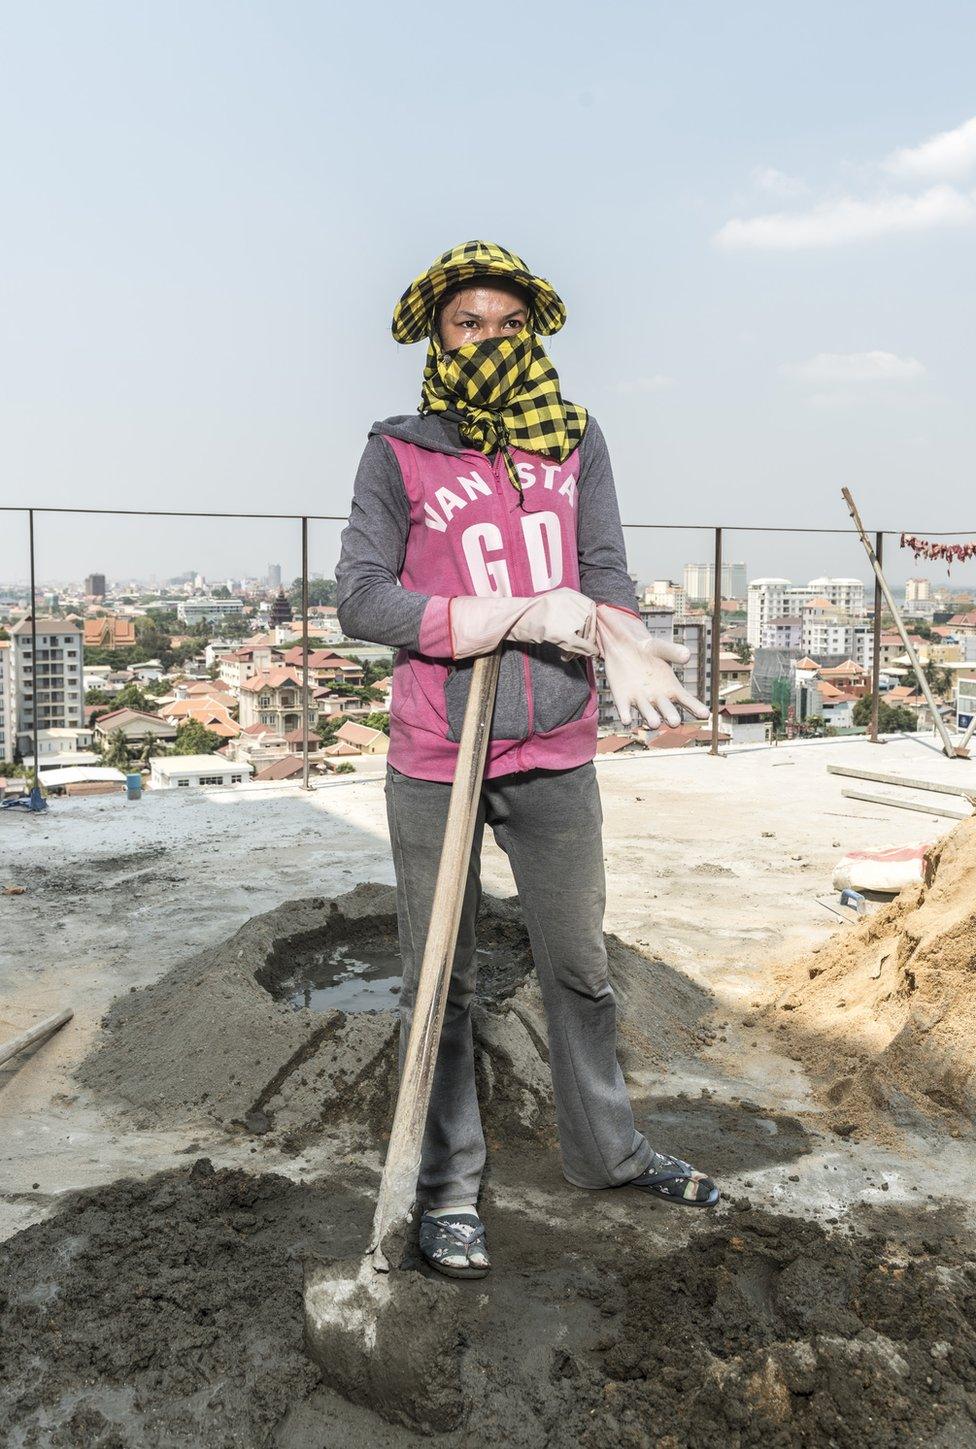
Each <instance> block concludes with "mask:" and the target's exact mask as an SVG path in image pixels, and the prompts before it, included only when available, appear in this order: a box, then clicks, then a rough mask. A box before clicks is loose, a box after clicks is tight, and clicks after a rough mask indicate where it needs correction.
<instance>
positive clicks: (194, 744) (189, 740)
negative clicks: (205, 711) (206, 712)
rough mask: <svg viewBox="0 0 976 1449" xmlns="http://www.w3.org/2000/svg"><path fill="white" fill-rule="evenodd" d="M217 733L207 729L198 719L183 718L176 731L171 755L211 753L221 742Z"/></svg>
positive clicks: (217, 748) (218, 747)
mask: <svg viewBox="0 0 976 1449" xmlns="http://www.w3.org/2000/svg"><path fill="white" fill-rule="evenodd" d="M223 743H224V742H223V740H222V739H221V738H220V736H219V735H215V734H214V732H213V730H208V729H207V727H206V726H205V725H202V724H201V723H200V721H199V720H198V719H185V720H184V721H183V723H182V724H181V725H180V727H179V729H178V730H177V731H176V739H175V740H174V741H173V745H172V747H171V749H170V754H171V755H212V754H213V752H214V750H219V749H220V746H221V745H222V744H223Z"/></svg>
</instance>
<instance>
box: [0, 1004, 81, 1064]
mask: <svg viewBox="0 0 976 1449" xmlns="http://www.w3.org/2000/svg"><path fill="white" fill-rule="evenodd" d="M73 1016H74V1012H73V1011H72V1010H71V1008H70V1006H69V1007H66V1008H65V1010H64V1011H59V1012H57V1013H56V1014H55V1015H54V1016H49V1017H47V1019H46V1020H45V1021H39V1022H38V1023H37V1025H36V1026H31V1027H28V1028H27V1030H26V1031H22V1032H20V1033H19V1035H17V1036H15V1037H11V1039H10V1041H7V1042H2V1043H0V1062H7V1061H9V1060H10V1058H11V1057H12V1056H16V1054H17V1052H22V1051H23V1050H24V1048H25V1047H29V1046H33V1044H34V1043H35V1042H39V1041H44V1040H45V1038H47V1037H49V1036H51V1035H52V1034H53V1033H54V1032H56V1031H57V1030H58V1028H59V1027H62V1026H64V1024H65V1022H67V1021H70V1020H71V1018H72V1017H73Z"/></svg>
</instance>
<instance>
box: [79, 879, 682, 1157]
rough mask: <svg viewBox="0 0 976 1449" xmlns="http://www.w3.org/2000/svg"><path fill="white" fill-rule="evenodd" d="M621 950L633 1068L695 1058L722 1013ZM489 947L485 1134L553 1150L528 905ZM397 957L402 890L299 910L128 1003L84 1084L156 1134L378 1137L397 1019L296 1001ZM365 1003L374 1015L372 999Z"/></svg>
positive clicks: (246, 933)
mask: <svg viewBox="0 0 976 1449" xmlns="http://www.w3.org/2000/svg"><path fill="white" fill-rule="evenodd" d="M606 939H607V950H608V955H609V959H610V976H611V981H612V982H613V985H614V989H615V991H616V993H617V997H618V1002H619V1005H620V1024H621V1030H620V1054H621V1061H622V1063H623V1065H624V1068H625V1070H627V1069H628V1068H640V1067H648V1066H660V1065H663V1064H664V1063H666V1062H668V1061H670V1060H672V1059H673V1058H674V1057H675V1056H677V1055H681V1054H684V1053H687V1052H689V1051H691V1050H692V1049H693V1048H694V1047H695V1045H696V1044H697V1043H698V1042H699V1041H700V1040H701V1033H700V1028H699V1024H700V1022H701V1020H702V1019H703V1017H704V1016H705V1015H706V1014H707V1012H708V1010H709V1008H710V1005H711V1001H710V998H709V996H708V995H707V993H706V992H705V991H703V990H702V989H701V988H700V987H698V986H696V985H695V984H694V983H692V982H690V981H689V980H688V979H687V978H686V977H684V976H682V975H681V974H680V973H678V972H676V971H673V970H671V969H670V968H668V967H667V966H665V965H664V964H663V963H661V962H659V961H655V960H654V959H653V958H651V957H649V956H646V955H644V954H643V953H641V952H639V951H635V950H632V949H631V948H630V947H628V946H626V945H625V944H624V943H623V942H621V941H619V940H617V939H616V938H615V937H613V936H608V937H607V938H606ZM478 945H479V950H480V952H481V960H480V968H479V979H478V993H477V1000H476V1004H475V1007H474V1009H473V1027H474V1036H475V1060H476V1067H477V1075H478V1088H479V1096H480V1100H481V1104H482V1110H483V1114H484V1124H485V1131H486V1136H487V1137H488V1139H489V1141H490V1142H491V1141H492V1140H505V1141H507V1142H512V1141H513V1140H515V1139H522V1140H526V1139H529V1140H546V1141H548V1140H552V1139H553V1135H554V1121H553V1108H552V1089H551V1083H550V1078H549V1067H548V1046H547V1034H546V1025H545V1015H544V1012H543V1009H542V1000H541V995H540V992H539V988H538V985H537V983H536V980H535V976H534V973H533V972H532V964H531V955H530V952H529V945H528V938H527V936H526V933H525V930H524V927H523V925H522V921H521V916H520V913H519V910H518V904H517V901H516V900H515V899H512V900H508V901H505V900H499V899H496V898H492V897H487V896H486V897H485V898H484V901H483V903H482V910H481V915H480V917H479V924H478ZM396 952H397V945H396V907H395V896H394V892H393V890H392V889H391V888H390V887H388V886H382V885H373V884H364V885H360V886H357V887H356V889H355V890H353V891H349V892H348V893H347V894H345V895H343V896H340V897H338V898H336V899H334V900H330V899H325V898H313V899H311V900H297V901H288V902H285V903H284V904H283V905H281V906H278V907H277V908H276V909H275V910H273V911H269V912H267V913H266V914H264V915H260V916H255V917H254V918H253V919H251V920H250V921H248V922H246V923H245V925H244V926H242V927H241V929H240V930H239V931H237V932H236V933H235V934H234V935H233V936H231V937H230V938H229V939H228V940H227V941H224V942H221V943H220V944H219V945H217V946H214V947H208V948H206V949H204V950H202V951H199V952H197V953H196V954H195V955H193V956H191V957H189V958H188V959H187V960H185V961H182V962H180V963H179V964H178V965H177V966H175V967H173V968H172V969H171V970H170V971H168V972H167V973H166V974H165V975H164V976H162V977H161V978H160V979H159V980H158V981H156V982H155V983H153V985H151V986H149V987H145V988H143V989H141V990H133V991H131V992H129V993H128V994H126V995H124V996H122V997H120V998H118V999H117V1000H116V1001H115V1002H114V1003H113V1004H112V1007H111V1008H110V1010H109V1012H108V1014H107V1016H106V1017H105V1018H104V1019H103V1022H102V1027H103V1030H102V1033H101V1037H100V1040H99V1042H98V1043H97V1044H96V1047H95V1049H94V1050H93V1052H92V1053H91V1054H90V1055H89V1056H88V1057H87V1058H86V1060H85V1061H84V1062H83V1063H82V1064H81V1066H80V1068H79V1072H78V1075H79V1079H80V1081H81V1082H82V1083H83V1084H84V1085H86V1086H88V1087H90V1088H92V1089H93V1090H95V1091H97V1092H99V1093H100V1094H103V1095H104V1096H106V1097H109V1098H111V1099H112V1100H113V1101H114V1102H115V1103H117V1104H119V1105H121V1106H123V1107H124V1108H127V1109H128V1110H129V1111H130V1112H131V1113H132V1114H134V1116H135V1119H136V1122H137V1123H138V1124H140V1125H143V1126H145V1127H150V1126H153V1125H176V1124H184V1123H187V1124H188V1123H201V1124H216V1125H219V1126H221V1127H223V1128H225V1129H230V1130H248V1131H251V1132H255V1133H260V1134H265V1133H268V1132H271V1133H274V1134H276V1135H277V1137H278V1140H279V1141H281V1142H282V1143H284V1144H285V1145H286V1146H289V1145H293V1146H294V1147H295V1148H296V1150H297V1149H298V1148H300V1147H301V1146H302V1144H303V1143H304V1142H305V1141H306V1140H307V1139H308V1137H309V1135H310V1134H314V1133H316V1132H319V1131H321V1130H323V1129H325V1128H329V1127H338V1126H340V1125H341V1126H343V1128H344V1129H347V1130H358V1131H360V1132H361V1133H364V1134H365V1135H367V1136H369V1137H370V1138H372V1139H373V1140H375V1139H376V1137H377V1136H379V1135H382V1133H383V1132H384V1131H385V1130H386V1129H387V1128H388V1125H389V1121H390V1118H391V1115H392V1109H393V1102H394V1098H395V1084H396V1046H397V1038H398V1023H397V1018H396V1014H395V1011H394V1010H391V1009H384V1010H378V1011H377V1010H369V1009H367V1010H356V1011H348V1010H341V1009H338V1008H333V1009H326V1010H311V1009H306V1008H305V1007H304V1006H298V1009H296V997H298V998H300V999H304V993H307V994H308V995H309V996H311V994H312V992H313V990H318V989H320V986H324V988H325V990H326V991H329V990H332V989H333V988H339V989H341V990H342V991H349V990H352V989H353V988H356V989H358V988H360V987H368V986H369V984H370V983H369V981H368V980H364V973H362V972H361V973H360V976H359V978H358V987H357V980H356V979H354V978H355V977H356V969H350V963H353V968H358V967H366V968H367V969H368V968H369V963H370V961H373V962H374V963H376V964H377V971H379V972H381V973H382V974H381V978H380V979H382V980H384V981H386V982H389V976H390V971H391V970H392V969H393V967H394V963H395V958H396ZM337 953H338V955H337ZM323 971H324V976H323ZM340 977H343V978H344V979H342V980H339V978H340ZM317 983H318V984H317ZM336 999H338V998H336ZM364 999H365V1002H366V1004H367V1006H368V1005H369V999H370V998H369V993H368V991H365V992H364Z"/></svg>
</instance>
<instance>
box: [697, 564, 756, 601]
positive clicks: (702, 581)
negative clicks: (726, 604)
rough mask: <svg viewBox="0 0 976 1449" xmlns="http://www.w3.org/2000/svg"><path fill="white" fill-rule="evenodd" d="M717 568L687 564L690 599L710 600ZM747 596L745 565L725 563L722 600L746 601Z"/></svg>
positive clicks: (723, 567)
mask: <svg viewBox="0 0 976 1449" xmlns="http://www.w3.org/2000/svg"><path fill="white" fill-rule="evenodd" d="M714 579H715V568H714V566H713V565H712V564H685V576H684V582H685V595H686V597H687V598H689V599H710V598H711V597H712V592H713V589H714V587H715V585H714ZM745 596H746V566H745V564H744V563H723V565H722V598H723V599H744V598H745Z"/></svg>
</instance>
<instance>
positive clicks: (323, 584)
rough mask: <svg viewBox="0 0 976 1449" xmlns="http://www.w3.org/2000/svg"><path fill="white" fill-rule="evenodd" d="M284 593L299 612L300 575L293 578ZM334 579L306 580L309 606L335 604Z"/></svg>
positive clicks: (331, 605)
mask: <svg viewBox="0 0 976 1449" xmlns="http://www.w3.org/2000/svg"><path fill="white" fill-rule="evenodd" d="M285 593H286V594H287V595H288V598H289V599H290V601H291V606H292V608H293V609H294V610H295V613H296V614H298V613H301V608H302V580H301V576H299V577H298V578H297V579H295V580H294V582H293V583H292V586H291V588H290V589H286V590H285ZM335 601H336V581H335V579H309V581H308V602H309V605H310V607H318V606H319V605H321V604H328V605H329V606H330V607H334V606H335Z"/></svg>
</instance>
